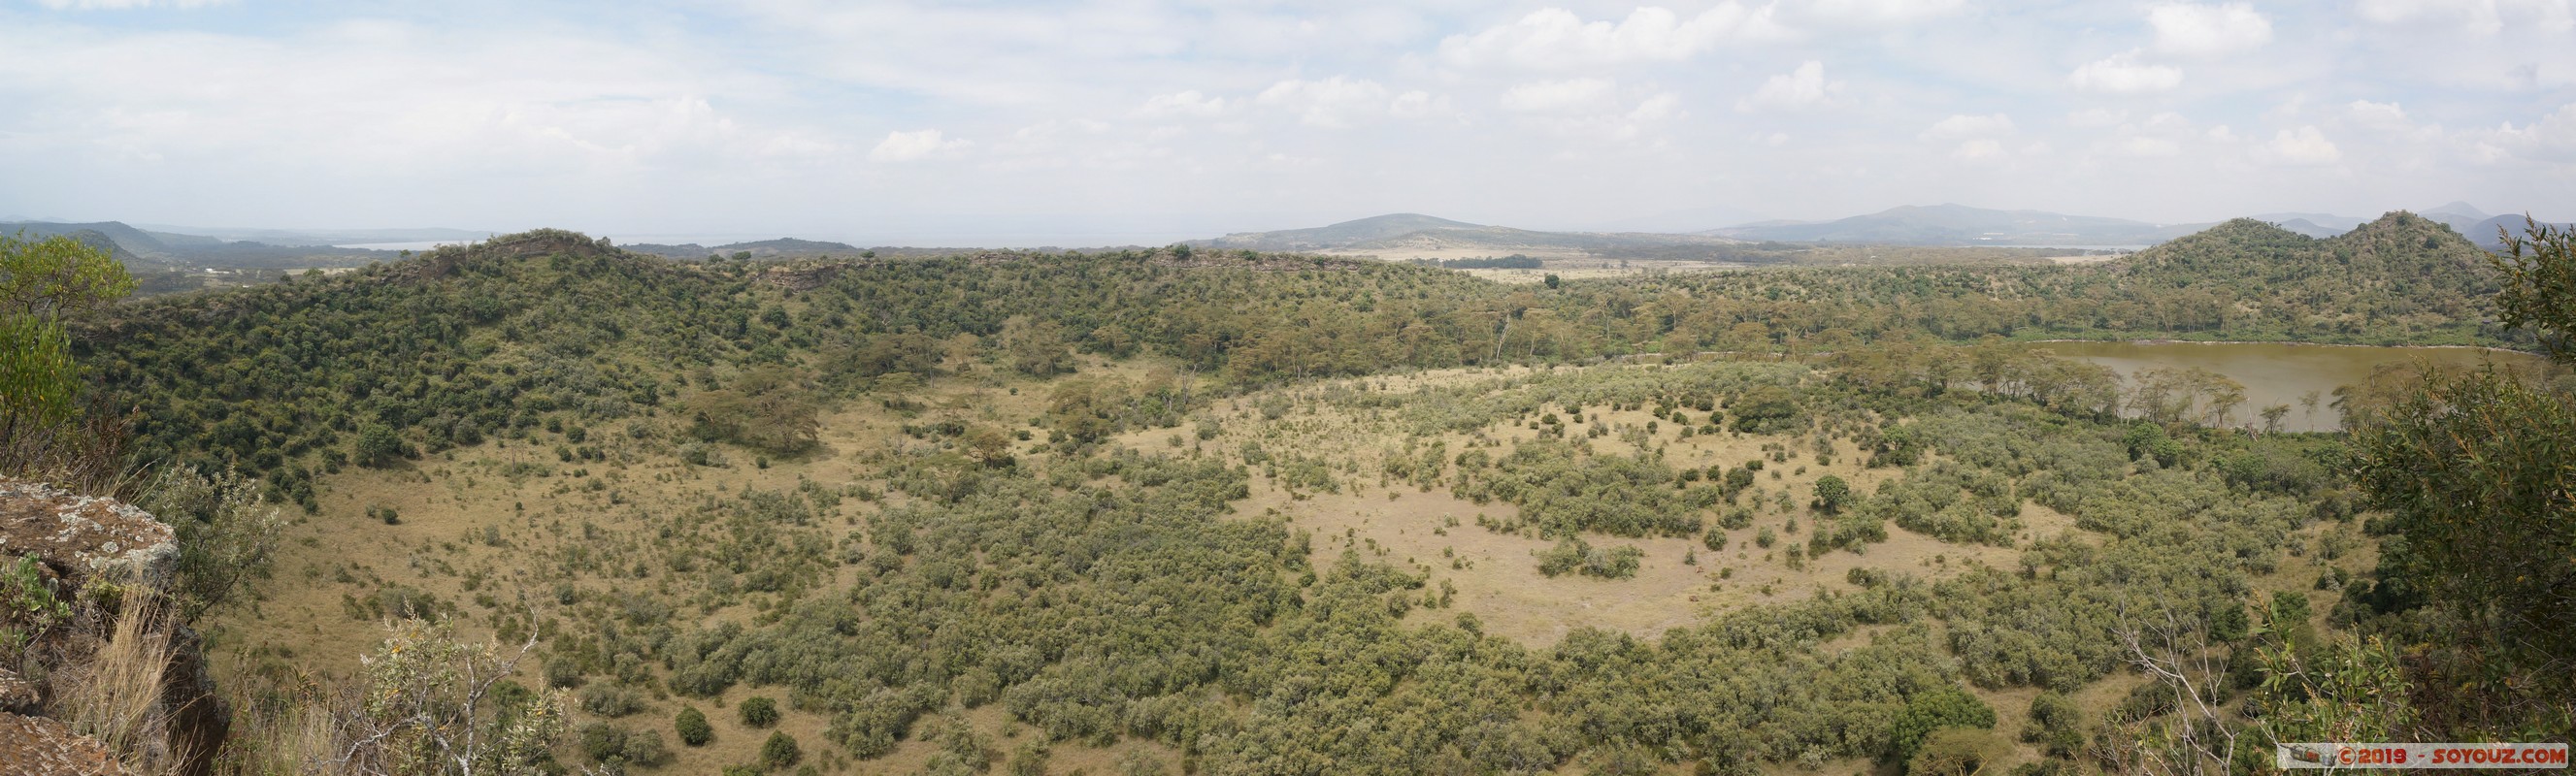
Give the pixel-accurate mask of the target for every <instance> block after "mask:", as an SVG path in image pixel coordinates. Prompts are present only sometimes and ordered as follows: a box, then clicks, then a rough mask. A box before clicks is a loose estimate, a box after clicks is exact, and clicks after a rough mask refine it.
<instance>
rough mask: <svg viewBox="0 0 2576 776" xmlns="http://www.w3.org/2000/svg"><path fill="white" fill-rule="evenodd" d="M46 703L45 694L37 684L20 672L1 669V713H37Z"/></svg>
mask: <svg viewBox="0 0 2576 776" xmlns="http://www.w3.org/2000/svg"><path fill="white" fill-rule="evenodd" d="M44 701H45V693H44V690H43V689H42V688H39V687H37V686H36V683H35V682H30V681H27V678H26V677H23V676H19V675H18V672H16V671H11V670H9V669H6V668H0V713H9V714H25V713H28V712H31V711H35V709H36V704H39V703H43V702H44Z"/></svg>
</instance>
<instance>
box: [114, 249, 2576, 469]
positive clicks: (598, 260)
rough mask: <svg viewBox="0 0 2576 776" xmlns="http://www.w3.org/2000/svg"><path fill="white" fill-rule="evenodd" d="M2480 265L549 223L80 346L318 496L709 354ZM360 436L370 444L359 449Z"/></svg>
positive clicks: (2471, 269)
mask: <svg viewBox="0 0 2576 776" xmlns="http://www.w3.org/2000/svg"><path fill="white" fill-rule="evenodd" d="M2477 255H2481V254H2479V253H2478V252H2477V249H2475V248H2474V247H2472V246H2469V245H2468V244H2467V243H2466V242H2465V241H2462V240H2460V239H2459V238H2458V237H2457V236H2455V235H2450V234H2448V232H2447V230H2443V229H2441V228H2440V227H2439V225H2435V224H2431V223H2430V222H2428V221H2424V220H2422V219H2418V218H2414V217H2412V216H2406V215H2404V214H2393V215H2391V216H2390V217H2388V218H2384V219H2382V220H2381V221H2379V222H2376V223H2373V224H2371V225H2367V226H2365V227H2364V228H2362V229H2360V230H2356V231H2355V232H2354V233H2352V234H2351V235H2347V236H2345V237H2339V238H2335V239H2333V240H2327V241H2312V240H2308V239H2307V238H2304V237H2300V236H2298V235H2294V234H2290V233H2287V232H2281V231H2279V230H2277V229H2271V228H2269V227H2266V226H2263V225H2260V224H2254V223H2251V222H2232V223H2230V224H2227V225H2224V226H2222V227H2219V228H2217V229H2213V230H2212V231H2211V232H2209V233H2206V234H2203V235H2198V236H2195V237H2192V238H2188V239H2185V240H2179V241H2176V242H2175V243H2174V244H2172V245H2169V246H2165V247H2159V248H2157V249H2153V250H2149V251H2146V252H2143V253H2141V254H2139V255H2137V256H2136V257H2134V258H2131V259H2129V260H2127V262H2125V263H2123V264H2120V265H2113V266H2109V267H2102V268H2094V267H1904V268H1836V269H1796V270H1767V271H1759V272H1733V273H1720V274H1709V275H1691V276H1672V277H1663V278H1646V279H1638V280H1633V281H1603V282H1591V283H1575V284H1567V285H1565V286H1563V287H1561V288H1557V289H1522V288H1510V287H1503V286H1497V285H1494V284H1489V283H1484V282H1480V281H1476V280H1473V279H1470V278H1466V277H1463V276H1460V275H1456V274H1453V273H1444V272H1438V271H1434V270H1429V269H1424V268H1418V267H1413V266H1399V265H1388V264H1381V263H1376V262H1366V261H1354V260H1338V259H1321V258H1307V257H1296V256H1277V255H1267V254H1242V255H1238V254H1233V253H1224V254H1219V253H1213V252H1204V251H1202V252H1198V253H1195V254H1193V253H1186V252H1175V251H1155V252H1141V253H1140V252H1116V253H1105V254H1097V255H1083V254H1009V255H988V256H984V257H981V258H964V257H959V258H947V259H932V260H900V261H897V260H888V261H867V262H853V263H831V264H820V265H816V266H807V267H798V268H785V267H769V266H760V265H753V264H746V263H739V262H716V263H711V264H705V265H699V264H683V263H676V262H671V261H668V260H663V259H659V258H655V257H648V256H637V255H633V254H627V253H624V252H622V251H617V250H615V249H611V248H607V247H604V246H601V245H598V244H595V243H593V242H592V241H590V240H588V239H585V238H581V237H580V236H578V235H570V234H564V233H532V234H530V235H521V236H515V237H509V238H502V239H498V240H495V241H493V242H491V243H488V244H485V245H481V246H477V247H473V248H446V249H441V250H438V251H434V252H431V253H428V254H425V255H423V256H421V257H418V258H414V259H411V260H407V261H404V262H397V263H394V264H387V265H380V266H377V267H371V268H369V269H367V270H364V271H361V272H359V273H354V274H351V275H347V276H339V277H330V278H311V277H308V278H299V279H297V280H296V281H295V282H293V283H289V284H284V285H279V286H272V287H262V288H257V289H250V290H245V291H240V292H233V293H226V294H216V295H206V296H191V297H183V298H176V299H156V300H148V301H145V302H141V303H137V304H134V305H129V306H127V307H126V308H124V309H122V310H120V311H119V312H118V314H117V315H115V316H114V317H112V318H109V319H106V320H104V321H102V322H98V323H95V324H94V325H92V326H91V327H89V328H87V329H85V330H84V331H83V333H82V335H81V336H80V338H79V339H80V346H81V348H82V355H83V357H85V358H89V359H93V360H95V361H96V363H97V364H98V365H99V368H100V377H101V379H102V381H103V382H105V383H107V384H110V385H117V386H121V387H123V390H122V391H121V393H123V394H124V395H125V396H127V397H128V399H129V400H131V401H133V402H135V403H136V404H137V405H138V406H139V407H140V409H141V411H142V415H143V419H144V420H143V423H142V424H141V426H140V428H139V433H140V435H141V437H142V440H143V443H142V445H141V446H140V447H139V448H138V451H139V452H141V453H142V454H143V456H144V457H145V458H146V459H149V460H173V461H193V462H197V463H200V464H206V465H211V464H214V463H217V462H220V461H226V460H232V461H239V462H241V463H243V464H246V465H247V466H248V467H249V468H251V469H252V470H253V471H256V472H260V473H263V474H270V475H276V476H273V477H272V478H271V482H272V486H274V487H277V488H279V489H280V492H282V493H286V494H289V495H290V496H291V497H294V498H298V499H299V500H301V497H300V496H296V495H294V494H300V493H302V492H303V491H304V486H303V485H302V483H304V482H305V481H307V480H308V479H309V477H310V471H311V470H313V469H316V468H325V467H333V466H336V465H339V464H341V463H345V461H346V459H347V458H348V457H351V456H356V457H382V455H383V454H385V453H387V452H388V451H398V450H400V448H401V447H402V446H403V445H410V446H414V447H421V446H425V447H427V448H429V449H432V450H435V449H442V448H443V447H445V446H447V445H451V444H470V443H471V442H473V441H475V440H479V439H481V438H482V437H483V436H485V435H488V434H494V433H502V432H506V431H508V430H510V429H521V430H524V429H527V428H530V427H532V426H534V425H536V424H539V423H541V422H543V421H544V420H545V419H546V418H548V417H550V416H554V415H560V414H564V413H571V414H574V415H577V416H579V417H585V418H592V419H610V418H617V417H623V416H625V415H628V414H630V413H632V412H634V411H635V408H636V407H639V406H651V405H653V404H655V403H657V402H659V401H661V400H662V399H664V398H666V397H670V396H674V395H677V394H679V393H682V392H684V391H685V387H686V384H687V380H688V379H689V377H690V373H691V372H692V371H693V370H697V369H701V368H707V367H713V366H717V365H724V366H731V367H747V366H752V365H762V364H766V365H774V366H777V367H780V368H781V369H782V370H785V372H784V373H785V375H786V376H787V377H789V378H791V379H788V380H787V381H786V383H785V384H786V385H789V386H791V387H794V388H798V389H802V388H805V387H809V386H810V387H813V388H818V389H823V390H826V391H839V392H842V393H844V394H846V393H847V392H848V391H852V390H856V389H859V388H864V387H866V386H867V385H869V384H870V382H869V381H871V380H873V379H874V378H876V377H877V376H879V375H882V374H885V373H888V372H906V373H911V374H914V375H916V376H924V377H926V376H929V375H931V374H933V373H936V372H938V371H940V370H942V369H944V368H955V367H956V366H957V365H958V364H959V363H961V362H959V361H957V360H956V359H957V358H961V357H963V358H969V359H971V358H982V357H992V358H999V359H1002V360H1003V361H1004V362H1005V363H1004V366H1005V367H1006V368H1010V367H1016V368H1020V369H1022V370H1024V371H1028V372H1031V373H1035V374H1048V373H1052V372H1054V371H1058V370H1059V369H1060V368H1061V367H1060V365H1058V364H1053V363H1047V362H1049V361H1050V360H1052V359H1054V358H1055V357H1053V356H1050V355H1048V354H1051V353H1055V352H1058V351H1061V350H1063V347H1060V346H1070V347H1072V348H1075V349H1079V350H1082V351H1086V352H1095V353H1102V354H1106V355H1110V356H1116V357H1125V356H1131V355H1135V354H1138V353H1153V354H1159V355H1165V356H1169V357H1173V358H1177V359H1180V360H1181V361H1182V362H1183V363H1186V364H1188V365H1189V366H1190V367H1191V368H1192V369H1194V370H1196V371H1198V372H1200V373H1203V374H1205V375H1208V376H1210V377H1215V378H1218V379H1222V380H1224V381H1226V382H1228V383H1231V384H1236V385H1257V384H1261V383H1264V382H1269V381H1274V380H1280V379H1299V378H1309V377H1321V376H1338V375H1354V374H1365V373H1371V372H1376V371H1382V370H1386V369H1393V368H1407V367H1426V368H1438V367H1454V366H1469V365H1479V364H1492V363H1508V362H1520V361H1526V360H1540V361H1579V360H1583V359H1591V358H1599V357H1604V356H1617V355H1623V354H1630V353H1692V352H1700V351H1705V350H1717V351H1729V352H1737V353H1756V354H1758V353H1783V354H1800V353H1809V352H1819V351H1831V350H1834V349H1837V348H1842V347H1847V346H1849V345H1850V344H1853V343H1855V342H1867V341H1877V340H1883V339H1907V338H1912V337H1917V336H1927V335H1928V336H1930V337H1933V338H1938V339H1947V340H1966V339H1973V338H1977V337H1981V336H1985V335H1989V334H1994V335H2002V336H2006V337H2013V338H2022V339H2039V338H2049V337H2069V338H2101V337H2127V336H2170V337H2182V338H2194V339H2243V340H2265V339H2273V340H2277V339H2296V340H2304V341H2322V342H2359V343H2381V344H2401V343H2423V344H2473V343H2496V344H2511V343H2514V342H2525V341H2527V337H2525V338H2520V339H2517V338H2515V337H2513V336H2510V335H2508V334H2507V333H2505V332H2503V331H2502V330H2500V329H2498V328H2496V327H2494V326H2493V325H2492V324H2489V323H2486V322H2485V318H2486V317H2487V316H2485V315H2482V314H2480V311H2482V310H2485V309H2488V307H2487V303H2486V302H2485V301H2484V299H2485V294H2486V293H2488V292H2490V291H2491V290H2492V288H2493V280H2492V273H2491V271H2488V270H2485V269H2484V268H2483V267H2482V266H2481V265H2478V264H2476V263H2475V261H2476V260H2475V259H2474V257H2475V256H2477ZM960 337H972V338H973V339H972V340H971V341H968V340H960V339H959V338H960ZM943 365H944V366H943ZM700 387H701V388H704V387H706V386H703V385H702V386H700ZM388 433H389V434H391V436H392V437H394V438H395V439H394V441H396V442H399V443H400V444H392V443H389V442H388V441H387V434H388ZM369 434H372V435H373V440H374V442H375V443H377V444H375V445H374V446H372V447H370V448H369V449H367V450H364V451H361V450H357V449H354V448H353V447H352V443H354V442H357V441H359V440H360V439H361V438H362V437H366V436H367V435H369ZM335 453H336V454H337V455H334V454H335ZM317 454H318V455H317ZM289 463H298V464H300V465H299V466H287V464H289Z"/></svg>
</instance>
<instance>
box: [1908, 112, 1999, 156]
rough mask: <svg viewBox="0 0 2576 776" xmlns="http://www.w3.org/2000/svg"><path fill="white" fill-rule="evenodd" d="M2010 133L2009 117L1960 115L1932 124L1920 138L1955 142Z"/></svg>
mask: <svg viewBox="0 0 2576 776" xmlns="http://www.w3.org/2000/svg"><path fill="white" fill-rule="evenodd" d="M2012 132H2013V120H2012V117H2011V116H2006V115H2004V114H2001V113H1997V114H1994V115H1991V116H1970V115H1965V114H1962V115H1955V116H1951V117H1949V118H1946V119H1942V120H1940V121H1936V122H1933V123H1932V126H1931V127H1930V128H1928V129H1925V130H1923V134H1922V137H1923V139H1925V140H1956V139H1959V138H1972V137H1988V136H1992V135H2009V134H2012ZM1997 148H2001V146H1997Z"/></svg>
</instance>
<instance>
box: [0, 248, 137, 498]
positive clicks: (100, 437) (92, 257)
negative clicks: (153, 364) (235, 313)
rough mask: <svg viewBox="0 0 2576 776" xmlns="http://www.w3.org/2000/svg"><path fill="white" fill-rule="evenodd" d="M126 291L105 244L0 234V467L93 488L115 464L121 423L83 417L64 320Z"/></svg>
mask: <svg viewBox="0 0 2576 776" xmlns="http://www.w3.org/2000/svg"><path fill="white" fill-rule="evenodd" d="M133 291H134V277H133V276H132V275H128V274H126V272H125V267H124V266H123V265H121V264H118V263H117V261H116V259H115V258H114V257H112V256H109V255H108V254H107V252H106V251H102V250H99V249H97V248H93V247H90V246H89V245H86V244H83V243H82V242H80V241H79V240H74V239H72V238H70V237H60V236H57V237H51V238H47V239H44V240H38V241H28V240H26V239H24V238H23V236H5V235H0V473H7V474H13V475H21V476H37V477H42V478H44V479H50V480H54V481H56V482H60V483H62V484H64V485H67V486H70V487H74V488H81V489H91V490H96V489H100V488H102V487H105V486H107V485H108V484H110V483H113V482H114V481H115V480H117V479H118V477H117V474H118V473H119V472H120V471H121V470H122V469H123V464H124V461H123V460H122V459H123V449H122V444H121V442H122V440H123V439H124V433H123V426H122V425H121V423H119V421H118V419H117V418H115V417H114V416H113V415H111V414H110V413H107V412H105V411H99V412H92V413H88V417H83V413H82V412H81V411H80V408H79V399H78V397H79V393H80V371H79V365H77V364H74V363H73V362H72V357H71V337H70V335H69V334H67V333H66V332H65V330H64V328H63V320H64V319H65V318H67V317H69V316H75V315H80V314H83V313H87V312H90V311H93V310H96V309H98V308H100V307H103V306H105V305H107V304H109V303H112V302H114V301H116V300H118V299H122V298H124V297H125V295H126V294H129V293H133Z"/></svg>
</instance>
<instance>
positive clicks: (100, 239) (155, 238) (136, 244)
mask: <svg viewBox="0 0 2576 776" xmlns="http://www.w3.org/2000/svg"><path fill="white" fill-rule="evenodd" d="M224 231H233V232H236V233H244V232H253V231H258V232H273V233H275V234H278V235H284V236H285V239H287V240H289V242H285V243H269V242H260V241H254V240H230V239H225V238H222V237H217V236H214V235H209V234H185V233H179V232H163V231H155V230H149V229H138V228H136V227H134V226H131V225H128V224H126V223H124V222H122V221H94V222H89V223H62V222H56V221H11V222H0V234H18V233H21V232H24V233H25V234H27V235H28V236H30V237H53V236H56V235H68V236H70V237H73V238H74V239H78V240H81V241H83V242H86V243H88V244H90V245H93V246H97V247H100V248H105V249H108V250H109V252H110V253H111V254H114V255H115V256H116V257H117V259H118V260H120V261H123V262H125V264H126V266H128V267H131V268H134V269H136V270H142V271H152V270H176V269H198V268H209V267H212V268H225V269H281V268H301V267H316V266H353V265H357V264H364V263H367V262H370V261H390V260H393V259H396V258H400V257H401V254H400V253H399V252H396V251H378V250H367V249H363V248H337V247H332V245H331V243H330V242H327V241H324V239H325V237H327V236H330V234H331V233H321V236H316V233H308V232H286V231H277V230H224ZM388 231H390V232H396V233H399V234H418V233H419V232H420V231H424V230H388ZM436 231H442V232H447V231H455V230H436ZM351 234H362V233H353V232H343V233H338V236H348V235H351ZM433 239H437V238H433Z"/></svg>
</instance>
